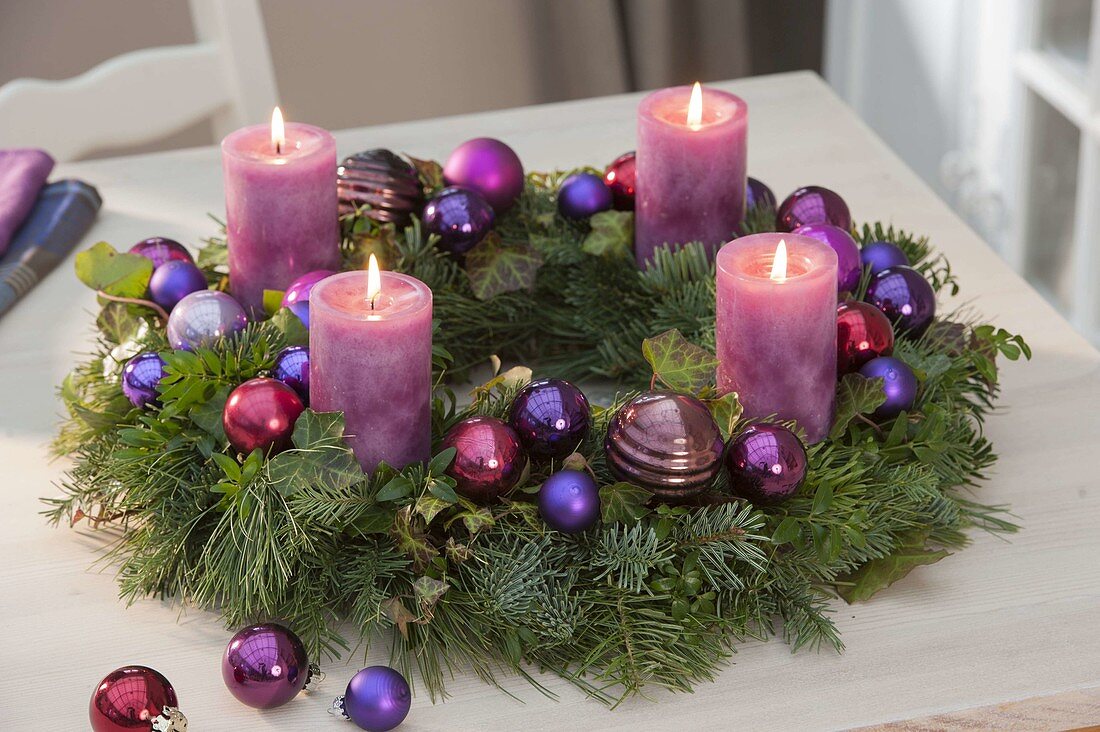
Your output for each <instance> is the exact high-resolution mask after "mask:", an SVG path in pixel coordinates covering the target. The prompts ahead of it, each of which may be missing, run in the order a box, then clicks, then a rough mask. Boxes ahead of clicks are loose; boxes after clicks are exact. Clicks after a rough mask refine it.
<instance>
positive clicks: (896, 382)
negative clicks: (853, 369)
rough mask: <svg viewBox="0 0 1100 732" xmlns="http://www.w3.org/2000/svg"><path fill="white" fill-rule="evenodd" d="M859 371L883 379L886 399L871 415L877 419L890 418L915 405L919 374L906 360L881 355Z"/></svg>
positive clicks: (864, 374) (871, 377)
mask: <svg viewBox="0 0 1100 732" xmlns="http://www.w3.org/2000/svg"><path fill="white" fill-rule="evenodd" d="M859 373H860V375H862V376H866V377H867V378H868V379H876V378H881V379H882V391H883V392H884V393H885V394H886V401H885V402H883V403H882V406H881V407H879V408H878V409H876V410H875V412H874V414H872V415H871V416H872V417H874V418H875V419H890V418H891V417H896V416H898V415H899V414H900V413H902V412H905V411H908V410H909V409H911V408H912V407H913V402H914V401H916V398H917V376H916V374H914V373H913V369H911V368H909V365H908V364H906V363H905V362H904V361H901V360H899V359H896V358H892V357H890V356H881V357H879V358H876V359H872V360H871V361H868V362H867V363H866V364H864V365H863V368H861V369H860V370H859Z"/></svg>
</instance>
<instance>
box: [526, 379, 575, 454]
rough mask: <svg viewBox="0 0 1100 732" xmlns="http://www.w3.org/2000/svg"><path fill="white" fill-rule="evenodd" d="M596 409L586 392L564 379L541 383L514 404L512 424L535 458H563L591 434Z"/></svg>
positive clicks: (530, 388)
mask: <svg viewBox="0 0 1100 732" xmlns="http://www.w3.org/2000/svg"><path fill="white" fill-rule="evenodd" d="M591 414H592V407H591V406H590V405H589V403H588V399H587V397H585V395H584V392H582V391H581V390H580V389H578V388H577V387H576V386H574V385H573V384H570V383H569V382H568V381H565V380H563V379H539V380H537V381H532V382H531V383H530V384H528V385H527V386H525V387H523V389H521V390H520V392H519V393H518V394H516V398H515V400H514V401H513V402H512V410H511V415H510V417H509V420H508V423H509V424H510V425H511V426H512V429H514V430H515V431H516V434H518V435H519V439H520V442H522V443H523V447H524V449H526V450H527V454H528V455H530V456H531V457H534V458H558V459H560V458H563V457H565V456H566V455H569V454H570V453H571V452H573V451H574V450H576V449H577V447H578V446H579V445H580V443H581V440H583V439H584V437H585V435H587V434H588V426H589V423H590V418H591Z"/></svg>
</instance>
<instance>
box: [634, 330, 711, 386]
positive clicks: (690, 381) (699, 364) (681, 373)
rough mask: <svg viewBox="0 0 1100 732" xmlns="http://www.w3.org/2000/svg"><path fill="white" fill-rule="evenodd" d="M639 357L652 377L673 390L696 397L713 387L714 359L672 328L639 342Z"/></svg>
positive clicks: (703, 349)
mask: <svg viewBox="0 0 1100 732" xmlns="http://www.w3.org/2000/svg"><path fill="white" fill-rule="evenodd" d="M642 355H643V356H645V360H646V361H648V362H649V365H650V367H651V368H652V369H653V374H654V376H656V377H657V379H658V380H659V381H660V382H661V383H662V384H664V385H665V386H667V387H668V388H670V389H672V390H673V391H682V392H688V393H691V394H697V393H699V392H700V391H702V390H704V389H705V388H707V387H708V386H713V384H714V370H715V369H716V368H718V359H717V358H716V357H715V356H714V354H713V353H710V352H709V351H707V350H706V349H705V348H702V347H701V346H697V345H695V344H694V343H692V342H691V341H689V340H688V339H687V338H684V336H683V334H682V333H680V331H678V330H676V329H675V328H673V329H672V330H666V331H665V332H664V333H661V334H660V335H656V336H653V337H652V338H646V339H645V340H644V341H642Z"/></svg>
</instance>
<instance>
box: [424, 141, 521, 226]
mask: <svg viewBox="0 0 1100 732" xmlns="http://www.w3.org/2000/svg"><path fill="white" fill-rule="evenodd" d="M443 180H444V181H445V182H446V183H447V185H449V186H462V187H464V188H472V189H474V190H475V191H477V192H478V193H480V194H481V195H482V196H484V197H485V200H486V201H488V202H489V204H490V205H491V206H492V207H493V209H494V210H495V211H496V212H497V213H498V214H501V213H504V212H505V211H507V210H508V209H510V208H511V207H512V205H513V204H514V203H515V202H516V199H517V198H519V195H520V194H521V193H523V163H522V162H520V159H519V156H518V155H516V152H515V150H513V149H512V148H510V147H508V146H507V145H506V144H504V143H503V142H501V141H500V140H496V139H493V138H491V137H476V138H474V139H473V140H467V141H466V142H464V143H462V144H461V145H459V146H458V147H456V148H455V149H454V151H453V152H452V153H451V154H450V156H448V158H447V162H446V163H444V164H443Z"/></svg>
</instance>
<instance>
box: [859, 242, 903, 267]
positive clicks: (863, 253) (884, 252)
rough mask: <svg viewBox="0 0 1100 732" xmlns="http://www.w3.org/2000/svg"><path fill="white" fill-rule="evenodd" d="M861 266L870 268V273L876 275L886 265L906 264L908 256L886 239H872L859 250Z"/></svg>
mask: <svg viewBox="0 0 1100 732" xmlns="http://www.w3.org/2000/svg"><path fill="white" fill-rule="evenodd" d="M859 256H860V259H862V260H863V266H864V267H867V268H869V269H870V271H871V274H872V275H877V274H878V273H879V272H881V271H882V270H884V269H886V268H887V267H897V266H908V265H909V257H907V256H905V252H903V251H902V250H901V248H900V247H899V246H898V245H897V244H893V243H891V242H888V241H873V242H871V243H870V244H867V245H865V246H864V247H863V249H861V250H860V252H859Z"/></svg>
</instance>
